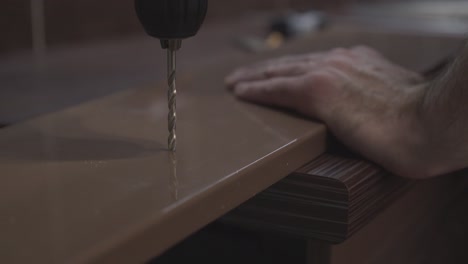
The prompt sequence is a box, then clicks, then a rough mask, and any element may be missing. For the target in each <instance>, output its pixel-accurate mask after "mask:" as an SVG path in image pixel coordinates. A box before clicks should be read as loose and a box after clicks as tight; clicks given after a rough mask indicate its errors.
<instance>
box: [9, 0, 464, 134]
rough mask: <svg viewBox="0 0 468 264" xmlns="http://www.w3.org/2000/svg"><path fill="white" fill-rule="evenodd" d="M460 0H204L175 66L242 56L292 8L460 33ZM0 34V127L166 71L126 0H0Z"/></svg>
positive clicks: (347, 22)
mask: <svg viewBox="0 0 468 264" xmlns="http://www.w3.org/2000/svg"><path fill="white" fill-rule="evenodd" d="M467 3H468V1H463V0H458V1H457V0H455V1H444V0H440V1H436V0H432V1H431V0H426V1H419V0H401V1H397V0H210V1H209V11H208V17H207V20H206V23H205V24H204V25H203V27H202V29H201V31H200V33H199V34H198V35H197V36H196V37H195V38H192V39H190V40H188V41H187V42H184V45H183V46H184V47H183V49H182V50H181V57H180V72H184V71H185V72H187V71H190V69H192V68H193V67H194V66H196V67H197V68H202V67H203V65H201V64H206V63H223V60H225V59H226V58H228V57H229V56H231V57H233V56H235V55H237V56H242V55H243V56H250V55H246V54H247V53H246V52H245V50H244V51H243V53H242V51H241V49H240V48H239V43H238V42H239V40H240V39H244V41H245V39H247V40H249V41H250V39H248V38H247V37H250V36H256V37H257V38H258V39H261V38H265V35H267V31H268V27H269V24H271V23H270V22H271V20H272V19H274V18H275V17H277V16H278V15H280V14H285V13H287V12H289V11H291V10H296V11H303V10H312V9H313V10H319V11H323V13H325V14H326V15H327V16H329V17H331V19H330V23H329V27H328V28H327V29H326V30H329V31H333V30H334V29H337V28H338V29H343V28H349V27H351V28H359V29H360V30H361V29H363V28H372V30H374V31H376V32H382V31H383V30H391V31H397V32H409V31H411V32H412V33H417V34H420V33H422V32H423V33H424V34H432V35H447V34H448V35H452V36H461V35H465V34H466V32H468V22H467V21H468V5H467ZM0 33H1V41H0V127H2V126H6V125H9V124H14V123H17V122H21V121H23V120H26V119H29V118H33V117H36V116H39V115H43V114H47V113H50V112H53V111H59V110H62V109H64V108H67V107H70V106H72V105H76V104H79V103H83V102H86V101H89V100H91V99H95V98H99V97H102V96H105V95H109V94H112V93H115V92H116V91H120V90H124V89H130V88H139V87H143V86H148V85H154V83H155V82H157V81H160V80H162V79H163V78H164V77H165V64H164V60H165V54H164V53H163V51H162V50H161V49H160V48H159V43H158V42H157V41H156V40H155V39H152V38H149V37H148V36H146V34H145V33H144V32H143V30H142V28H141V26H140V25H139V23H138V21H137V18H136V15H135V11H134V1H133V0H99V1H96V0H80V1H76V0H3V1H2V2H1V4H0ZM317 37H318V38H319V37H320V36H317ZM357 40H358V39H357ZM357 40H356V41H357ZM249 43H250V42H249ZM244 44H245V43H244ZM257 44H258V43H257ZM236 45H237V46H236ZM338 45H341V44H340V42H333V43H332V44H330V45H329V46H327V47H322V48H331V47H332V46H338ZM441 49H442V48H441ZM431 50H433V49H431ZM423 55H424V54H423ZM429 55H430V54H429ZM271 56H273V55H271ZM418 56H419V55H418ZM421 56H422V55H421Z"/></svg>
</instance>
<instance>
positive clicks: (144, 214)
mask: <svg viewBox="0 0 468 264" xmlns="http://www.w3.org/2000/svg"><path fill="white" fill-rule="evenodd" d="M371 36H372V37H371ZM362 42H365V43H368V44H370V45H373V46H376V47H377V48H379V49H381V50H382V51H383V52H384V53H386V54H387V55H388V56H390V57H391V58H392V59H394V60H395V61H397V62H400V63H402V64H403V65H405V66H408V67H412V68H414V69H421V68H424V67H427V65H430V64H432V63H434V62H436V61H437V60H439V59H440V57H441V56H443V55H444V54H442V53H441V54H439V55H440V56H439V55H438V56H431V57H428V56H426V55H427V54H433V52H432V51H433V50H435V49H441V48H442V49H443V47H446V49H443V50H449V49H450V48H452V49H453V48H455V47H456V46H457V45H458V44H457V43H452V42H451V41H448V42H447V41H446V40H445V39H443V38H442V39H438V38H435V39H432V40H428V39H425V38H424V37H409V36H406V37H402V36H396V37H395V36H394V37H393V38H391V37H390V36H387V35H385V34H384V35H380V36H379V35H375V34H373V35H369V34H367V33H366V34H364V33H361V34H357V33H356V32H351V33H349V32H348V33H343V32H342V33H339V34H324V35H319V36H313V37H311V39H308V40H304V41H299V42H297V43H296V44H292V45H291V46H290V48H289V50H283V51H281V52H284V53H290V52H304V51H310V50H320V49H326V48H330V47H332V46H349V45H353V44H357V43H362ZM422 43H424V46H421V45H420V44H422ZM409 45H412V46H413V49H412V50H413V51H411V49H410V50H408V51H407V53H405V47H408V46H409ZM415 49H416V50H417V51H418V52H416V53H415V52H414V50H415ZM426 52H427V53H426ZM448 53H449V52H448ZM274 55H275V54H266V55H265V56H274ZM245 62H246V58H240V59H237V62H235V60H234V62H232V63H214V64H213V65H212V66H211V67H208V68H205V69H196V70H192V71H190V73H187V72H186V73H182V74H181V75H180V78H179V82H178V84H179V91H180V97H179V124H178V127H179V133H178V139H179V149H178V152H177V162H176V164H174V162H173V160H172V159H171V155H170V154H169V153H168V152H167V151H166V138H167V131H166V123H167V121H166V120H167V119H166V113H167V110H166V103H167V102H166V94H165V85H164V83H160V84H159V85H157V87H155V88H147V89H141V90H129V91H125V92H122V93H119V94H116V95H114V96H111V97H107V98H105V99H101V100H97V101H94V102H90V103H87V104H84V105H80V106H78V107H74V108H70V109H68V110H65V111H62V112H59V113H55V114H51V115H47V116H44V117H41V118H37V119H34V120H31V121H29V122H25V123H22V124H18V125H15V126H11V127H9V128H6V129H3V130H0V175H1V185H0V195H1V199H0V234H1V237H2V239H0V262H1V263H28V262H33V263H77V262H87V261H104V262H108V263H134V262H141V261H144V260H146V259H148V258H150V257H152V256H155V255H158V254H159V253H161V252H163V251H164V250H165V249H167V248H168V247H170V246H172V245H174V244H175V243H177V242H178V241H180V240H182V239H183V238H185V237H186V236H188V235H190V234H191V233H192V232H194V231H196V230H197V229H199V228H201V227H202V226H204V225H206V224H208V223H209V222H211V221H213V220H215V219H217V218H218V217H220V216H222V215H223V214H225V213H226V212H228V211H230V210H231V209H233V208H235V207H236V206H238V205H239V204H241V203H243V202H244V201H246V200H247V199H249V198H251V197H253V196H254V195H255V194H257V193H259V192H260V191H262V190H264V189H266V188H267V187H269V186H270V185H272V184H273V183H275V182H277V181H278V180H280V179H281V178H283V177H285V176H287V175H288V174H289V173H291V172H292V171H294V170H295V169H297V168H299V167H300V166H301V165H303V164H305V163H307V162H309V161H311V160H312V159H314V158H315V157H317V156H318V155H319V154H321V153H322V152H323V151H324V148H325V146H324V145H325V128H324V127H323V126H322V125H320V124H317V123H315V122H312V121H309V120H305V119H302V118H300V117H296V116H293V115H289V114H287V113H283V112H279V111H275V110H272V109H268V108H263V107H259V106H255V105H250V104H246V103H242V102H239V101H236V100H235V99H234V98H233V97H232V96H231V95H230V94H229V93H228V92H227V91H226V90H225V89H224V84H223V78H224V76H225V75H226V74H227V73H228V72H229V71H230V70H231V69H232V68H233V67H234V65H235V64H243V63H245Z"/></svg>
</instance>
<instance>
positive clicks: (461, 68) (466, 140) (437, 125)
mask: <svg viewBox="0 0 468 264" xmlns="http://www.w3.org/2000/svg"><path fill="white" fill-rule="evenodd" d="M420 118H421V121H422V128H423V133H424V134H425V136H426V142H425V144H427V146H428V147H429V149H427V150H426V151H427V153H428V154H427V155H431V158H432V159H434V160H437V161H439V162H441V163H442V164H440V165H441V166H440V167H441V168H439V169H438V170H441V171H440V172H448V171H452V170H457V169H462V168H464V167H468V45H466V46H465V47H464V48H463V50H462V51H461V53H460V54H459V56H458V57H457V59H456V60H455V62H454V63H452V65H450V66H449V67H448V68H447V70H446V71H445V72H443V73H442V74H441V75H440V76H438V77H437V78H436V79H435V80H434V81H432V82H431V83H430V84H429V85H428V88H427V90H426V91H425V93H424V96H423V98H422V100H421V107H420ZM433 162H436V161H433ZM444 170H445V171H444ZM440 172H436V173H440Z"/></svg>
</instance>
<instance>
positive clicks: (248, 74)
mask: <svg viewBox="0 0 468 264" xmlns="http://www.w3.org/2000/svg"><path fill="white" fill-rule="evenodd" d="M226 83H227V85H228V87H229V88H230V89H232V91H233V92H234V94H235V95H236V96H238V97H239V98H241V99H244V100H247V101H251V102H255V103H260V104H265V105H272V106H279V107H284V108H289V109H293V110H295V111H297V112H300V113H302V114H304V115H306V116H309V117H311V118H315V119H319V120H321V121H323V122H325V123H326V124H327V126H328V127H329V129H330V130H331V132H333V133H334V134H335V135H336V136H337V137H338V138H339V139H340V140H342V141H343V142H344V143H345V144H347V145H348V146H349V147H351V148H352V149H354V150H356V151H358V152H360V153H361V154H363V155H364V156H366V157H367V158H369V159H371V160H373V161H375V162H377V163H379V164H381V165H382V166H384V167H385V168H387V169H389V170H390V171H392V172H394V173H396V174H399V175H402V176H407V177H412V178H424V177H427V176H428V175H429V174H428V173H427V172H426V169H424V166H425V165H426V164H424V161H423V160H418V157H419V156H420V155H419V154H420V153H417V152H418V151H420V150H419V149H420V148H419V146H420V145H421V144H423V142H422V138H421V137H420V135H421V133H422V131H421V130H422V128H421V126H420V125H419V123H418V122H419V121H418V116H417V115H418V107H419V105H420V101H421V98H422V96H423V93H424V91H425V90H426V89H425V87H426V85H425V83H424V79H423V77H422V76H421V75H419V74H417V73H414V72H411V71H408V70H406V69H404V68H402V67H400V66H397V65H395V64H393V63H391V62H389V61H388V60H386V59H385V58H384V57H383V56H382V55H380V54H379V53H378V52H377V51H375V50H373V49H371V48H368V47H363V46H359V47H354V48H351V49H335V50H332V51H330V52H324V53H312V54H307V55H299V56H290V57H285V58H280V59H275V60H270V61H266V62H263V63H260V64H256V65H253V66H249V67H245V68H241V69H238V70H237V71H235V72H234V73H232V74H231V75H230V76H228V77H227V78H226ZM431 176H432V175H431Z"/></svg>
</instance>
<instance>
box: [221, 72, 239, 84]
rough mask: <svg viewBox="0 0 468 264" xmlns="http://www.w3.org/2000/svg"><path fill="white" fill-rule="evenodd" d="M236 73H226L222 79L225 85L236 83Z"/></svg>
mask: <svg viewBox="0 0 468 264" xmlns="http://www.w3.org/2000/svg"><path fill="white" fill-rule="evenodd" d="M237 75H238V74H237V73H232V74H230V75H228V76H227V77H226V78H225V79H224V81H225V83H226V84H227V85H233V84H235V83H236V80H237Z"/></svg>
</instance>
